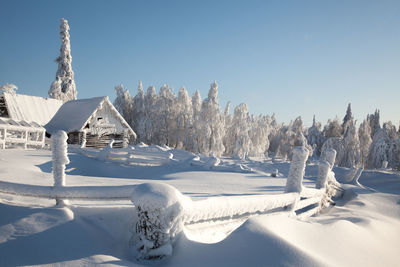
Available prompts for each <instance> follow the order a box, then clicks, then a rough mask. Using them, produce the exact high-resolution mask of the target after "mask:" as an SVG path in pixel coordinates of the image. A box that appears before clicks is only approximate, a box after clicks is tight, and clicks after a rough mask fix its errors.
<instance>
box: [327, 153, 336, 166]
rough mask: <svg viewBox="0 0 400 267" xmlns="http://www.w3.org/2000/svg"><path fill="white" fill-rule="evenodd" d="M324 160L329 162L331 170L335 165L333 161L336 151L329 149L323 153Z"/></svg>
mask: <svg viewBox="0 0 400 267" xmlns="http://www.w3.org/2000/svg"><path fill="white" fill-rule="evenodd" d="M325 160H326V161H327V162H329V164H330V165H331V168H330V169H332V168H333V166H334V165H335V160H336V150H335V149H333V148H329V149H327V150H326V151H325Z"/></svg>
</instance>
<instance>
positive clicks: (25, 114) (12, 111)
mask: <svg viewBox="0 0 400 267" xmlns="http://www.w3.org/2000/svg"><path fill="white" fill-rule="evenodd" d="M3 96H4V100H5V103H6V107H7V111H8V116H9V117H10V118H11V119H13V120H15V121H26V122H32V121H34V122H36V123H38V124H40V125H45V124H46V123H48V122H49V121H50V120H51V118H52V117H53V116H54V114H56V112H57V111H58V109H59V108H60V107H61V105H62V104H63V102H62V101H60V100H57V99H52V98H43V97H39V96H30V95H20V94H11V93H7V92H4V93H3Z"/></svg>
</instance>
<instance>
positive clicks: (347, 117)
mask: <svg viewBox="0 0 400 267" xmlns="http://www.w3.org/2000/svg"><path fill="white" fill-rule="evenodd" d="M352 119H353V114H352V113H351V103H349V105H348V106H347V110H346V115H345V116H344V118H343V123H342V134H345V133H346V131H347V129H348V127H349V122H350V121H351V120H352Z"/></svg>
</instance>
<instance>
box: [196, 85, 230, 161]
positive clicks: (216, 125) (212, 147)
mask: <svg viewBox="0 0 400 267" xmlns="http://www.w3.org/2000/svg"><path fill="white" fill-rule="evenodd" d="M200 116H201V118H202V120H201V129H202V136H201V141H200V144H199V145H200V150H201V152H203V153H205V154H212V155H214V156H221V155H222V153H223V152H224V145H223V141H222V138H223V136H224V132H223V131H224V119H223V116H222V114H221V110H220V108H219V104H218V84H217V82H215V81H214V82H213V83H212V84H211V87H210V90H209V92H208V97H207V98H206V99H205V100H204V101H203V103H202V105H201V115H200Z"/></svg>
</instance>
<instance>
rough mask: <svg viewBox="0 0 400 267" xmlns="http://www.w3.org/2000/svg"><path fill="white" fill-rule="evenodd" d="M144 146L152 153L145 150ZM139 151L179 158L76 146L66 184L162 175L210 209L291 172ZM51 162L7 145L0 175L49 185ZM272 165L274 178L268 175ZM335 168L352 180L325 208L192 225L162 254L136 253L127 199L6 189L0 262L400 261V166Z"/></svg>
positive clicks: (274, 185)
mask: <svg viewBox="0 0 400 267" xmlns="http://www.w3.org/2000/svg"><path fill="white" fill-rule="evenodd" d="M146 148H148V149H152V150H153V152H152V153H150V152H149V151H148V152H147V153H144V150H145V149H146ZM135 149H138V150H140V149H142V150H143V151H142V152H141V154H140V155H141V156H142V160H144V159H145V157H146V156H148V157H150V156H153V157H154V158H156V157H155V154H158V153H159V154H160V155H159V158H164V157H166V156H167V153H172V154H173V158H174V159H175V158H176V159H181V161H178V162H175V163H174V164H171V162H169V163H168V164H161V165H156V166H148V165H145V166H143V165H140V164H133V165H130V164H122V165H121V164H120V163H118V162H103V161H99V160H96V159H95V158H88V157H86V156H83V155H81V154H78V153H71V152H70V153H69V155H68V156H69V160H70V163H69V164H68V165H66V174H67V176H66V185H67V186H72V187H74V188H75V189H77V188H78V187H79V188H82V189H81V191H84V190H88V189H89V187H90V186H99V188H101V189H102V190H100V191H99V192H98V195H101V194H106V190H105V189H106V188H107V187H110V186H114V187H115V188H116V190H115V192H114V193H117V192H119V191H121V192H122V191H123V190H122V189H123V188H124V186H128V185H129V186H130V187H127V188H129V190H133V189H132V187H131V186H132V185H137V184H142V183H149V182H157V183H165V184H169V185H171V186H173V187H174V188H176V189H178V190H179V191H180V192H181V193H182V194H183V195H185V196H186V197H190V198H191V199H192V201H193V203H198V205H201V204H200V203H203V204H204V205H205V203H206V202H211V204H214V205H215V209H213V212H218V210H219V207H221V206H227V205H230V203H232V201H235V198H236V197H237V199H239V198H242V197H246V198H248V199H251V198H255V197H256V196H257V195H266V196H265V197H263V198H265V199H267V198H272V197H273V195H274V194H279V195H282V194H283V193H284V189H285V183H286V179H285V178H284V177H287V175H288V172H289V163H287V162H272V161H271V160H261V159H258V160H246V161H240V160H237V159H226V158H221V159H220V160H221V161H222V162H229V164H231V165H232V166H237V165H239V164H240V165H242V166H246V168H248V169H252V170H253V171H252V172H236V171H235V170H234V168H232V169H230V170H227V169H221V170H219V169H218V168H216V167H215V166H214V168H211V169H210V168H208V167H207V168H205V167H204V166H203V165H202V166H193V165H191V164H186V162H187V163H189V162H190V161H189V162H188V161H185V160H184V159H185V158H186V156H185V155H186V154H184V153H183V152H182V153H181V154H180V155H179V154H178V150H176V151H177V153H176V155H175V154H174V153H175V150H171V149H168V148H163V149H164V150H165V151H163V150H162V149H161V148H160V149H155V148H154V147H152V146H148V147H146V146H141V148H140V149H139V146H138V147H135ZM135 149H134V150H133V151H135ZM162 153H164V154H165V155H164V154H162ZM200 158H201V157H200ZM132 161H134V158H133V159H132ZM204 162H206V160H204ZM214 162H215V160H214ZM51 165H52V162H51V152H50V151H47V150H0V182H9V183H19V184H22V185H24V186H26V187H27V189H29V185H35V186H47V187H50V186H52V185H53V176H52V173H51ZM217 167H218V166H217ZM275 169H277V170H278V174H279V175H278V177H277V178H274V177H271V176H270V173H272V172H274V170H275ZM333 171H334V172H335V177H336V179H337V180H338V181H340V182H347V183H348V184H346V185H344V186H345V187H346V188H347V191H346V193H345V195H344V197H343V199H339V200H336V206H333V207H330V208H327V209H325V210H323V212H322V213H321V214H319V215H317V216H314V217H310V218H306V219H299V218H297V217H295V216H294V215H293V214H292V213H288V212H280V213H270V214H264V215H258V216H252V217H250V218H249V217H241V218H231V219H228V220H222V221H215V222H213V221H207V222H204V223H200V224H192V225H188V226H185V229H184V232H183V234H182V235H181V236H180V238H179V239H178V240H177V241H176V242H175V245H174V248H173V254H172V255H171V256H170V257H167V258H165V259H163V260H161V261H156V262H154V261H137V260H136V256H137V255H136V254H135V253H137V252H135V250H133V249H132V245H134V244H132V242H135V239H133V238H131V237H132V236H134V232H132V229H134V228H135V224H136V222H137V215H136V213H135V208H134V206H133V205H132V203H131V202H130V201H129V200H115V201H105V200H96V201H87V200H76V199H75V200H71V201H70V206H69V207H67V208H56V207H55V206H54V204H55V201H54V200H46V199H38V198H33V197H23V196H17V195H10V194H4V193H0V266H21V265H42V266H60V265H67V266H78V265H79V266H92V265H100V264H102V265H107V266H121V265H123V266H154V265H158V266H398V248H399V247H400V240H399V238H398V237H399V236H400V174H399V173H398V172H394V171H390V170H385V171H379V170H369V171H364V172H362V173H361V172H360V173H361V176H360V177H357V181H352V179H353V177H354V176H353V175H349V173H353V172H354V170H351V169H346V168H334V169H333ZM356 173H357V176H358V173H359V172H356ZM317 175H318V165H317V164H315V163H313V162H311V163H310V164H308V165H307V167H306V170H305V177H304V180H303V185H304V186H305V187H306V188H314V186H315V180H316V178H317ZM1 185H2V184H1V183H0V187H1ZM134 189H137V187H135V188H134ZM103 190H104V191H103ZM129 190H128V189H127V191H129ZM77 191H79V190H78V189H77ZM144 191H147V192H148V190H144ZM124 194H125V193H124ZM277 201H278V200H277ZM224 203H225V204H226V205H225V204H224ZM268 203H269V202H268ZM235 205H236V204H235ZM205 206H208V207H209V205H205Z"/></svg>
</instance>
